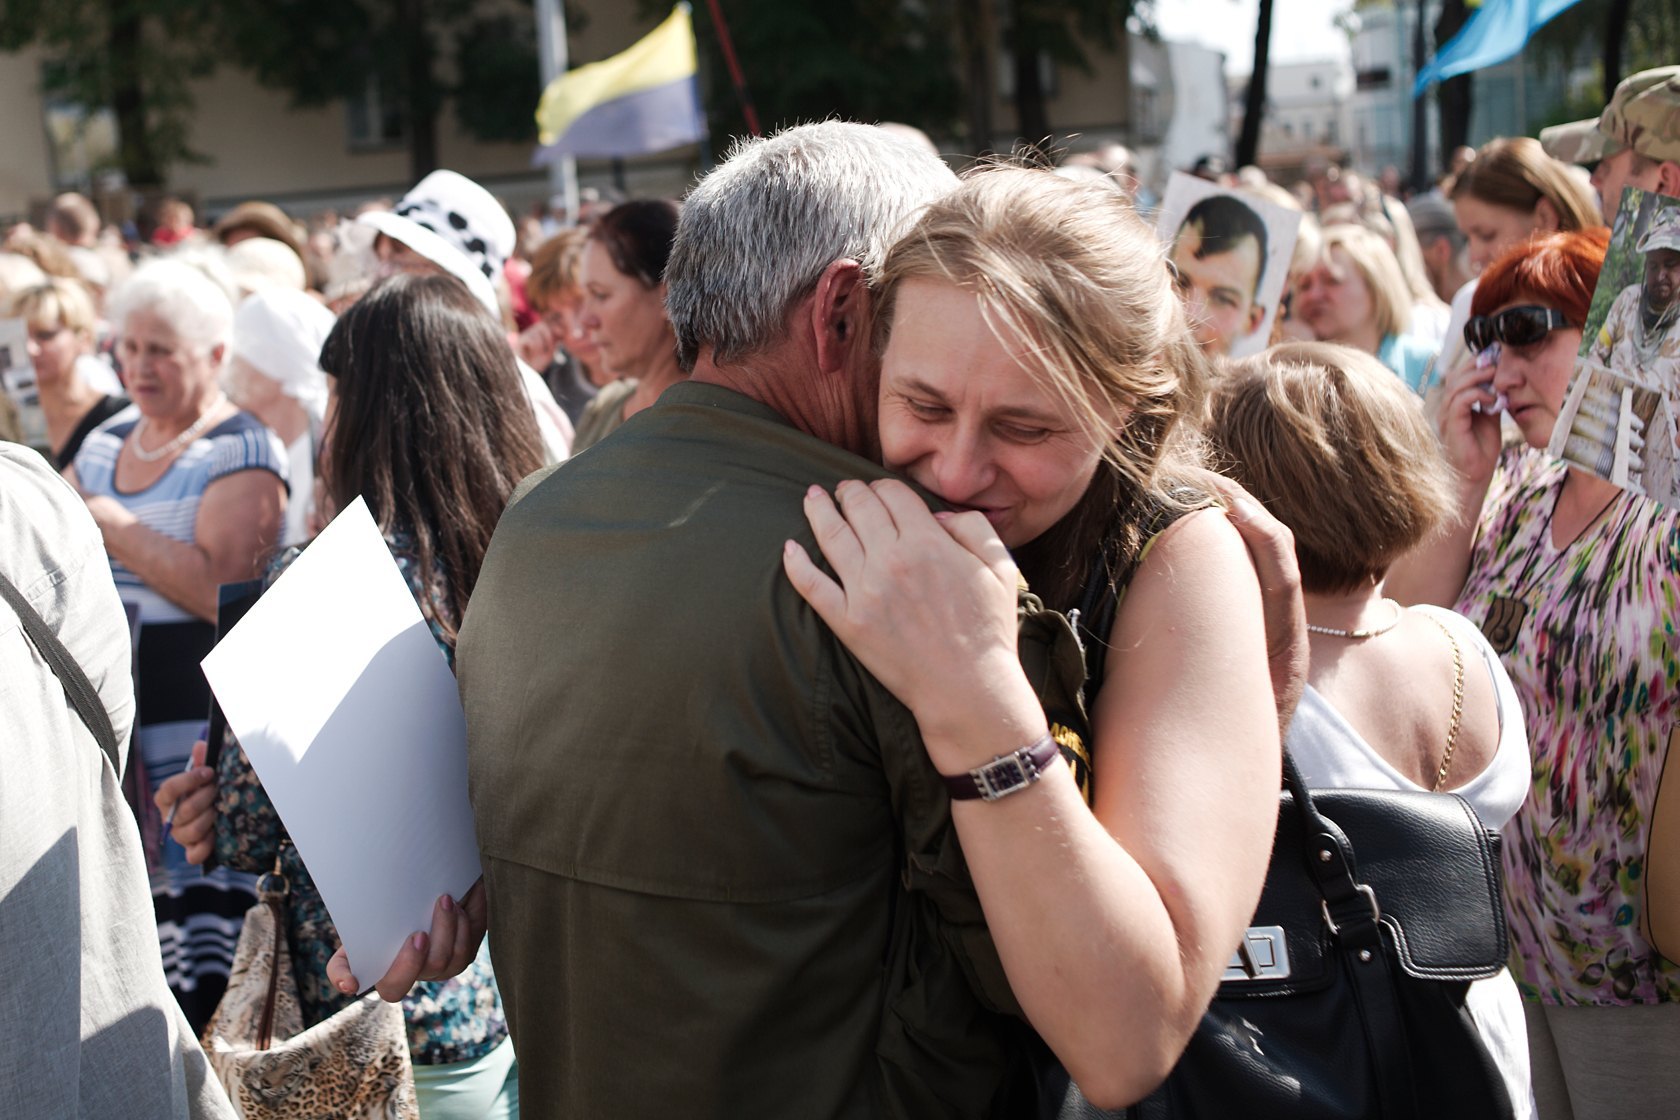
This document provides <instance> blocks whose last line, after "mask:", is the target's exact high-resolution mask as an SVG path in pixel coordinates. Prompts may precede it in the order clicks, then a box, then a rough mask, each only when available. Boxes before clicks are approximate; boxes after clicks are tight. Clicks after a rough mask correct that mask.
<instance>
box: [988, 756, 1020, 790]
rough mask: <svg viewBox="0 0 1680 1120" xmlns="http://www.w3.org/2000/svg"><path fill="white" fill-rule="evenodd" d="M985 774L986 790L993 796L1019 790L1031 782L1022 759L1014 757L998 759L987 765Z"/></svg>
mask: <svg viewBox="0 0 1680 1120" xmlns="http://www.w3.org/2000/svg"><path fill="white" fill-rule="evenodd" d="M983 772H984V773H985V775H986V788H987V789H988V790H990V791H991V793H992V795H993V796H997V795H998V794H1002V793H1008V792H1009V791H1010V790H1012V789H1019V788H1021V787H1022V786H1024V785H1026V784H1027V782H1028V781H1029V780H1030V779H1029V778H1028V777H1027V771H1026V767H1024V766H1022V765H1021V760H1020V759H1018V758H1015V757H1013V756H1011V757H1009V758H1000V759H998V760H997V761H996V762H993V763H991V764H989V765H987V766H986V767H985V769H984V771H983Z"/></svg>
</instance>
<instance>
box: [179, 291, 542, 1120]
mask: <svg viewBox="0 0 1680 1120" xmlns="http://www.w3.org/2000/svg"><path fill="white" fill-rule="evenodd" d="M514 361H515V360H514V357H513V354H512V353H511V351H509V349H508V347H507V344H506V342H505V341H504V340H503V338H502V336H501V332H500V330H499V328H498V326H497V324H496V323H495V322H494V321H493V320H492V319H491V318H490V317H489V315H488V314H486V313H485V310H484V308H483V307H482V305H480V304H479V303H478V301H477V300H475V299H474V298H473V296H472V295H471V293H469V292H468V291H467V288H466V287H465V285H463V284H462V283H461V282H460V281H458V280H456V279H454V278H453V277H450V276H412V275H399V276H394V277H391V278H390V279H388V280H386V281H384V282H383V283H381V284H380V285H379V286H378V287H376V288H374V289H373V291H371V292H369V293H368V294H367V295H366V296H363V297H362V299H361V300H360V301H358V302H357V303H356V304H355V305H354V306H353V307H352V308H351V309H350V310H349V311H347V312H346V313H345V314H344V317H343V318H341V319H340V320H339V321H338V324H337V325H336V326H335V327H334V328H333V331H332V333H331V334H330V335H328V336H327V341H326V345H325V346H324V347H323V349H322V351H321V367H322V368H323V369H324V370H326V371H327V373H328V374H329V379H330V385H331V389H332V396H331V398H330V400H329V404H328V412H327V431H326V437H325V447H324V450H323V453H322V457H321V458H322V477H323V480H324V482H325V487H324V489H325V496H326V498H327V500H328V502H329V504H330V506H331V507H332V508H333V509H337V508H339V507H342V506H343V505H345V504H347V503H348V502H350V501H352V500H353V499H354V498H356V496H357V495H360V496H361V497H362V498H363V499H365V500H366V502H367V505H368V510H369V512H371V513H372V514H373V517H374V520H375V521H377V522H378V524H379V527H380V530H381V531H382V532H383V533H384V535H385V539H386V542H387V543H388V544H389V545H390V548H391V554H392V556H393V557H395V558H396V561H397V564H398V566H399V567H400V568H401V569H402V572H403V575H404V576H405V577H407V579H408V583H409V588H410V590H412V591H413V592H414V597H415V599H417V600H418V601H419V604H420V611H421V614H422V615H424V616H425V618H426V621H427V623H428V624H429V625H430V626H431V629H432V635H433V637H434V638H436V640H437V643H438V647H439V649H441V650H442V651H443V655H444V656H445V657H446V658H448V659H449V660H450V662H451V664H453V662H454V649H455V633H456V628H457V627H458V626H459V624H460V621H461V617H462V615H463V613H464V612H465V610H466V606H467V598H468V596H470V595H471V594H472V589H473V584H474V582H475V581H476V579H477V577H478V570H479V566H480V565H481V564H482V563H483V560H484V551H485V549H486V547H488V545H489V543H490V533H491V530H492V529H494V528H495V525H496V519H497V518H498V517H499V516H500V515H501V512H502V508H503V507H504V506H505V505H506V504H507V500H508V497H509V495H511V494H512V493H513V489H514V487H515V486H516V485H518V483H519V480H520V479H521V478H523V477H525V475H527V474H529V473H531V472H532V471H534V470H536V469H537V468H538V467H540V466H541V465H542V450H541V447H542V445H541V441H540V437H539V436H538V433H537V428H536V423H535V421H534V420H533V419H532V416H531V410H530V409H529V408H528V407H527V406H526V404H525V397H524V395H523V394H522V393H521V392H520V382H519V371H518V369H517V368H516V366H515V364H514ZM441 463H447V464H449V465H450V467H451V469H448V470H443V469H439V467H438V464H441ZM295 555H296V552H295V551H293V552H291V553H288V554H287V556H285V557H283V558H282V561H281V563H280V564H278V565H276V571H275V574H278V570H279V569H280V568H282V567H284V564H285V563H286V562H287V561H288V560H289V559H290V558H291V557H293V556H295ZM200 750H202V748H200ZM201 758H202V755H200V756H198V758H195V766H194V769H193V770H191V771H189V773H187V774H185V775H183V776H182V777H181V778H179V779H176V780H175V782H174V783H173V784H171V785H169V786H166V788H164V789H163V790H160V791H159V795H158V801H159V805H160V806H162V807H164V808H167V807H168V806H169V805H171V804H174V803H175V802H176V801H177V800H179V801H180V808H179V809H178V810H177V812H176V817H175V837H176V839H177V840H179V841H180V842H181V843H182V845H183V846H184V847H186V849H187V854H188V858H189V859H192V860H194V861H195V862H202V861H203V860H204V859H205V858H206V857H207V856H208V855H209V854H210V853H211V851H212V850H214V852H215V854H216V856H217V857H218V858H219V859H220V860H221V861H222V862H223V863H226V864H228V865H229V866H232V867H237V868H242V869H245V870H251V871H265V870H267V869H269V868H271V867H272V866H273V865H274V859H275V855H276V852H278V853H279V854H280V859H281V862H282V864H283V865H284V869H285V872H286V875H287V877H288V878H289V880H290V882H291V895H290V898H289V900H288V905H289V907H290V915H289V921H288V928H287V933H288V935H289V938H290V943H291V947H292V967H293V970H294V972H295V973H296V978H297V984H298V992H299V995H300V997H301V1001H302V1004H303V1008H302V1010H303V1016H304V1024H305V1026H312V1025H314V1024H315V1023H318V1022H320V1021H322V1020H324V1019H326V1018H327V1017H328V1016H330V1015H332V1014H333V1013H334V1012H336V1011H338V1010H339V1009H340V1008H342V1007H344V1006H346V1005H348V1004H349V1003H350V1002H351V1001H352V999H353V997H351V996H345V995H342V994H340V993H339V992H338V991H336V990H335V989H334V988H333V986H332V985H331V984H330V983H329V982H328V980H327V971H326V966H327V960H328V959H329V958H330V957H331V955H332V953H333V950H334V949H335V948H337V945H338V936H337V933H336V931H335V930H334V929H333V925H332V919H331V918H330V917H328V915H327V911H326V907H325V906H324V905H323V903H322V902H321V898H320V895H319V893H318V892H317V890H316V888H315V884H314V881H313V880H312V879H311V878H310V876H309V871H308V869H307V868H306V867H305V866H304V865H303V862H302V861H301V860H300V859H299V858H298V856H297V852H296V849H295V848H293V847H292V846H291V844H290V843H289V842H287V838H286V832H285V828H284V826H283V825H282V824H281V822H280V819H279V817H278V816H277V815H276V814H275V812H274V808H273V806H272V805H271V804H270V802H269V800H268V795H267V794H266V793H265V792H264V790H263V788H262V784H261V783H260V782H259V781H258V780H257V776H256V773H255V772H254V771H253V770H252V769H251V765H250V762H249V761H248V760H247V759H246V758H245V755H244V752H243V751H241V750H238V749H237V748H236V747H229V749H225V750H224V751H223V752H222V755H221V764H220V773H219V774H217V775H212V774H211V773H210V771H209V770H207V769H205V768H204V767H203V766H202V765H201V764H199V763H200V759H201ZM211 786H214V787H215V788H214V793H213V794H212V793H208V792H205V791H206V787H211ZM212 797H213V801H212ZM403 1014H404V1018H405V1019H406V1020H407V1023H408V1034H409V1048H410V1052H411V1055H412V1057H413V1060H414V1075H415V1086H416V1089H417V1091H418V1096H419V1101H420V1114H421V1116H422V1118H423V1120H437V1118H440V1117H441V1118H447V1120H456V1118H460V1120H466V1118H469V1117H470V1118H472V1120H481V1118H486V1117H496V1118H500V1117H507V1116H517V1115H518V1103H519V1092H518V1080H517V1066H516V1065H515V1063H514V1058H513V1052H512V1047H511V1045H509V1044H508V1042H507V1037H508V1036H507V1024H506V1020H505V1018H504V1017H503V1014H502V1005H501V997H500V995H499V994H498V993H497V990H496V983H495V977H494V975H493V974H492V972H491V968H490V962H489V958H488V957H487V956H486V955H484V953H483V952H481V953H480V955H479V957H478V959H477V960H476V961H475V962H474V963H473V964H472V965H471V966H470V967H469V968H468V969H467V971H465V972H463V973H462V974H461V975H460V976H457V977H455V978H454V979H451V980H446V981H442V982H440V983H421V984H417V985H415V986H414V988H413V990H411V991H410V992H409V994H408V996H407V997H406V998H405V999H404V1000H403Z"/></svg>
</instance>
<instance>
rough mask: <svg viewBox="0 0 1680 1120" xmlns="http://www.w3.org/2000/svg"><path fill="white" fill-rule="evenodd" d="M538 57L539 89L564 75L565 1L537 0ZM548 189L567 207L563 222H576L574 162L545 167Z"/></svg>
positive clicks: (558, 158)
mask: <svg viewBox="0 0 1680 1120" xmlns="http://www.w3.org/2000/svg"><path fill="white" fill-rule="evenodd" d="M537 56H538V59H539V61H540V63H541V66H542V88H543V89H547V88H548V86H549V83H550V82H552V81H554V79H556V78H558V77H559V76H560V75H562V74H564V73H565V72H566V65H567V58H566V10H565V0H537ZM548 188H549V191H550V193H551V194H555V195H559V196H560V197H561V198H562V199H563V200H564V201H565V205H566V220H567V221H568V222H569V223H571V224H572V225H576V224H577V220H578V182H577V160H576V159H574V158H572V157H571V156H569V155H563V156H556V157H555V158H554V159H552V160H550V161H549V164H548Z"/></svg>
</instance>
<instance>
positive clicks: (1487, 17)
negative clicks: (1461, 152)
mask: <svg viewBox="0 0 1680 1120" xmlns="http://www.w3.org/2000/svg"><path fill="white" fill-rule="evenodd" d="M1577 3H1579V0H1486V2H1485V3H1484V4H1483V5H1482V9H1481V11H1479V12H1477V13H1476V14H1475V15H1473V16H1471V17H1470V22H1468V23H1466V24H1465V25H1464V27H1463V28H1462V29H1461V30H1460V31H1459V33H1458V34H1457V35H1454V36H1453V37H1452V38H1451V39H1449V40H1447V41H1446V42H1445V43H1444V44H1442V46H1441V49H1440V50H1438V51H1436V52H1435V57H1434V58H1432V59H1430V60H1429V62H1428V63H1427V64H1425V66H1424V68H1423V69H1422V70H1420V71H1418V77H1417V84H1416V85H1414V86H1413V87H1412V97H1413V98H1418V97H1422V96H1423V94H1424V91H1425V90H1427V89H1428V88H1429V87H1430V86H1432V85H1434V84H1435V83H1436V82H1441V81H1445V80H1446V79H1448V78H1456V77H1458V76H1459V75H1460V74H1468V73H1469V72H1470V71H1472V70H1480V69H1482V68H1483V67H1484V66H1497V65H1499V64H1500V63H1501V62H1504V61H1505V60H1506V59H1507V58H1512V57H1514V56H1515V55H1516V54H1517V53H1518V52H1520V51H1521V50H1522V49H1523V45H1524V44H1526V43H1527V42H1528V37H1529V36H1530V35H1533V34H1534V33H1535V31H1537V30H1539V29H1540V28H1541V27H1543V26H1545V24H1546V23H1547V21H1549V20H1551V19H1552V18H1553V17H1554V16H1556V15H1557V14H1558V13H1560V12H1562V11H1564V10H1565V9H1568V8H1571V7H1574V6H1575V4H1577Z"/></svg>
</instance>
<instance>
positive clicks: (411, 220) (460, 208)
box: [356, 171, 514, 315]
mask: <svg viewBox="0 0 1680 1120" xmlns="http://www.w3.org/2000/svg"><path fill="white" fill-rule="evenodd" d="M356 220H357V221H358V222H362V223H364V224H366V225H369V226H372V227H373V228H374V229H376V230H378V231H379V232H380V233H383V234H384V235H385V236H387V237H389V238H391V239H393V240H395V241H400V242H402V243H403V244H404V245H407V246H408V247H409V248H410V249H412V250H414V251H415V252H416V253H419V254H420V255H421V256H423V257H425V258H426V259H427V260H429V261H431V262H432V263H433V264H435V265H437V266H438V267H440V268H442V269H444V270H445V271H446V272H448V273H449V274H450V275H452V276H454V277H456V278H457V279H459V280H460V281H461V282H462V283H464V284H465V285H466V286H467V288H468V289H469V290H470V291H471V292H472V294H473V295H475V296H477V297H478V299H479V302H481V303H483V304H484V306H485V307H487V308H489V309H490V313H491V314H492V315H499V314H500V311H499V308H498V305H497V302H496V289H495V286H494V284H493V283H492V282H491V281H492V278H493V277H494V276H495V275H496V273H497V272H499V271H501V268H502V266H503V265H504V264H506V263H507V259H508V256H509V254H511V253H512V252H513V246H514V229H513V219H511V218H509V217H508V214H507V211H506V210H504V209H502V204H501V203H499V202H497V201H496V199H495V196H494V195H492V194H491V193H490V192H489V191H487V190H485V189H484V188H483V187H481V186H479V185H478V184H477V183H475V182H473V181H472V180H471V179H469V178H467V177H466V176H465V175H461V174H458V173H456V172H454V171H434V172H432V173H431V174H430V175H428V176H426V177H425V178H424V179H422V180H420V181H419V182H418V183H416V184H415V185H414V189H413V190H411V191H409V192H408V193H407V194H406V195H404V196H403V199H402V201H401V202H399V203H397V206H396V209H394V210H379V211H372V212H370V213H366V214H363V215H361V216H360V217H358V218H357V219H356Z"/></svg>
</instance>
